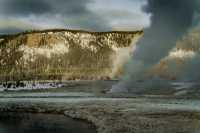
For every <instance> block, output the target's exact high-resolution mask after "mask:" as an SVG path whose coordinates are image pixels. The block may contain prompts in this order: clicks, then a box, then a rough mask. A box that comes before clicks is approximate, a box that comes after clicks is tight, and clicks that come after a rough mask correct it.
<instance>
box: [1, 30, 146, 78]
mask: <svg viewBox="0 0 200 133" xmlns="http://www.w3.org/2000/svg"><path fill="white" fill-rule="evenodd" d="M142 35H143V32H142V31H135V32H86V31H74V30H46V31H35V32H27V33H21V34H17V35H8V36H3V37H1V38H0V78H1V80H33V79H35V80H43V79H45V80H55V79H66V80H74V79H102V78H103V79H104V78H113V77H117V76H118V75H119V74H120V73H121V72H122V66H123V64H124V63H125V61H126V60H127V58H128V57H129V56H130V53H131V52H132V48H133V46H134V45H135V43H134V42H136V41H137V40H138V39H139V38H140V37H141V36H142Z"/></svg>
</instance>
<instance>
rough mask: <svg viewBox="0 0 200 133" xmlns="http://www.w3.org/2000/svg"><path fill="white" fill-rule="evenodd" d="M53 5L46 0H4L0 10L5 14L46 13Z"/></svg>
mask: <svg viewBox="0 0 200 133" xmlns="http://www.w3.org/2000/svg"><path fill="white" fill-rule="evenodd" d="M50 10H51V5H50V4H49V3H48V2H46V1H45V0H2V1H1V8H0V11H1V13H2V14H4V15H28V14H40V13H46V12H49V11H50Z"/></svg>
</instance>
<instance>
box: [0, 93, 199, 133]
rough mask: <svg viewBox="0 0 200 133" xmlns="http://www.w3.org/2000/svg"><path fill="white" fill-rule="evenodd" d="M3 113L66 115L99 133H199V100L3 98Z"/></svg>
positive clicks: (1, 106)
mask: <svg viewBox="0 0 200 133" xmlns="http://www.w3.org/2000/svg"><path fill="white" fill-rule="evenodd" d="M41 95H42V94H41ZM0 110H1V111H18V112H40V113H59V114H64V115H67V116H70V117H73V118H79V119H85V120H87V121H90V122H92V123H93V124H94V125H95V126H96V127H97V130H98V132H99V133H200V101H199V100H183V99H179V100H178V99H160V98H97V97H85V96H80V97H78V98H77V97H76V98H75V97H74V98H72V97H65V98H59V97H57V98H0Z"/></svg>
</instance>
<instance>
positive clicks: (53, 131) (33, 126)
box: [0, 112, 96, 133]
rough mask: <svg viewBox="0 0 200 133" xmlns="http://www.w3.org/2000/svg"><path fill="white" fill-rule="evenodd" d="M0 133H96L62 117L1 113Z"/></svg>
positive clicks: (86, 124)
mask: <svg viewBox="0 0 200 133" xmlns="http://www.w3.org/2000/svg"><path fill="white" fill-rule="evenodd" d="M0 133H96V129H95V128H94V126H92V125H91V124H90V123H87V122H84V121H80V120H74V119H72V118H69V117H66V116H64V115H57V114H32V113H6V112H4V113H2V112H1V113H0Z"/></svg>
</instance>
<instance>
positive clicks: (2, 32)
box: [0, 27, 23, 35]
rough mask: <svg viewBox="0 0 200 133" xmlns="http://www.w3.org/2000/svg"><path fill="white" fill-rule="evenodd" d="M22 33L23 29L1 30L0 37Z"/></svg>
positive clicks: (10, 28)
mask: <svg viewBox="0 0 200 133" xmlns="http://www.w3.org/2000/svg"><path fill="white" fill-rule="evenodd" d="M22 31H23V30H22V29H20V28H16V27H9V28H1V29H0V35H1V34H12V33H18V32H22Z"/></svg>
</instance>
